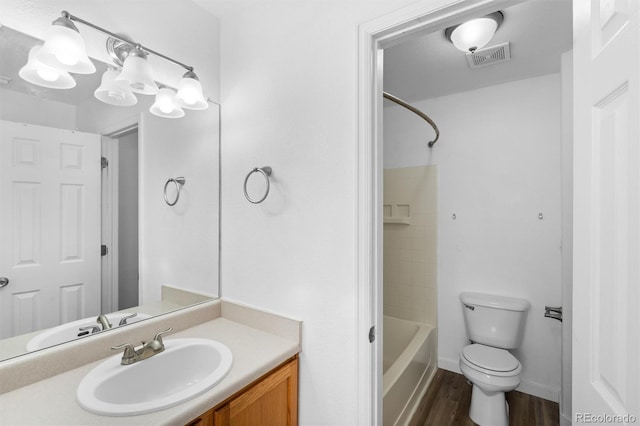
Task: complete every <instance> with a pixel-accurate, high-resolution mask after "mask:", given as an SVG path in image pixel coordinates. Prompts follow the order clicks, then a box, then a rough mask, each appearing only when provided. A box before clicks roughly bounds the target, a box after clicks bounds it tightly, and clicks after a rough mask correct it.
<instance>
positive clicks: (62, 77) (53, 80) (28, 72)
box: [18, 45, 76, 89]
mask: <svg viewBox="0 0 640 426" xmlns="http://www.w3.org/2000/svg"><path fill="white" fill-rule="evenodd" d="M41 48H42V46H39V45H38V46H33V47H32V48H31V49H30V50H29V60H28V61H27V64H26V65H25V66H23V67H22V68H20V71H19V72H18V75H19V76H20V77H21V78H22V79H23V80H25V81H28V82H29V83H33V84H37V85H38V86H42V87H48V88H50V89H71V88H72V87H76V81H75V80H74V79H73V77H71V76H70V75H69V73H68V72H66V71H60V70H57V69H55V68H53V67H50V66H48V65H45V64H43V63H42V62H40V61H39V60H38V58H37V55H38V52H39V51H40V50H41Z"/></svg>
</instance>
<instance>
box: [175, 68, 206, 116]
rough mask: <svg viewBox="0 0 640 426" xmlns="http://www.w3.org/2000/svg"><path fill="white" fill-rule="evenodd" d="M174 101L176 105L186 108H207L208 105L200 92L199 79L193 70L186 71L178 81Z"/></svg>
mask: <svg viewBox="0 0 640 426" xmlns="http://www.w3.org/2000/svg"><path fill="white" fill-rule="evenodd" d="M176 101H177V103H178V105H180V106H181V107H183V108H187V109H207V108H208V107H209V104H208V103H207V100H206V99H205V98H204V95H203V94H202V85H201V84H200V79H199V78H198V76H197V75H196V73H194V72H193V71H187V72H186V73H185V74H184V75H183V76H182V80H180V83H178V93H177V94H176Z"/></svg>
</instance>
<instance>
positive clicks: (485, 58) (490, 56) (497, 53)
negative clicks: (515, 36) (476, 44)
mask: <svg viewBox="0 0 640 426" xmlns="http://www.w3.org/2000/svg"><path fill="white" fill-rule="evenodd" d="M509 59H511V50H510V49H509V42H506V43H503V44H499V45H497V46H491V47H486V48H484V49H478V50H476V51H475V52H473V53H467V62H468V63H469V68H480V67H484V66H487V65H492V64H497V63H499V62H505V61H508V60H509Z"/></svg>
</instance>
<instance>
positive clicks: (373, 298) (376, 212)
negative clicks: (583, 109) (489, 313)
mask: <svg viewBox="0 0 640 426" xmlns="http://www.w3.org/2000/svg"><path fill="white" fill-rule="evenodd" d="M522 1H524V0H515V1H514V0H511V1H509V0H423V1H421V2H419V3H416V4H413V5H411V6H408V7H405V8H402V9H400V10H398V11H395V12H392V13H390V14H387V15H385V16H382V17H380V18H378V19H375V20H373V21H370V22H367V23H365V24H362V25H360V26H359V28H358V150H357V164H356V166H357V170H358V172H357V189H356V193H357V212H356V213H357V216H356V217H357V223H356V231H357V238H356V241H357V247H356V264H357V270H356V285H357V297H356V299H357V302H356V303H357V305H356V309H357V311H356V312H357V325H356V327H357V329H356V336H358V339H357V343H356V351H357V352H356V357H357V365H358V367H357V402H358V408H357V418H358V421H357V424H375V425H379V424H382V340H383V336H382V333H381V332H380V331H379V330H380V329H381V328H382V316H383V313H382V202H383V199H382V174H383V161H382V159H383V154H382V152H383V150H382V148H383V133H382V111H383V98H382V89H383V84H382V83H383V82H382V76H383V49H384V48H388V47H391V46H393V45H395V44H398V43H400V42H403V41H405V40H407V39H409V38H413V37H418V36H420V35H422V34H427V33H429V32H433V31H440V30H444V29H445V28H447V27H449V26H451V25H454V24H457V23H459V22H460V21H463V20H464V19H465V18H467V17H471V16H477V15H480V14H482V13H483V12H484V13H489V12H491V11H493V10H496V9H500V8H503V7H507V6H513V5H514V4H517V3H519V2H522ZM371 327H376V329H377V330H378V332H377V333H376V334H377V338H376V339H375V340H374V342H373V344H372V343H370V342H369V332H370V329H371Z"/></svg>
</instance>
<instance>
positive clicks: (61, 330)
mask: <svg viewBox="0 0 640 426" xmlns="http://www.w3.org/2000/svg"><path fill="white" fill-rule="evenodd" d="M129 315H131V313H120V312H118V313H113V314H107V318H108V319H109V322H110V323H111V324H113V327H114V328H116V327H118V323H119V322H120V320H121V319H122V318H124V317H126V316H129ZM149 317H150V315H147V314H143V313H138V315H136V316H135V317H133V318H130V319H128V320H127V324H133V323H134V322H138V321H141V320H143V319H147V318H149ZM96 318H97V316H96V317H91V318H84V319H81V320H77V321H73V322H69V323H66V324H62V325H59V326H57V327H53V328H50V329H48V330H45V331H43V332H42V333H40V334H38V335H36V336H35V337H34V338H33V339H31V340H29V342H27V351H35V350H37V349H42V348H48V347H50V346H53V345H58V344H60V343H64V342H70V341H71V340H76V339H80V338H82V337H86V336H90V335H91V333H89V332H85V333H86V334H82V332H80V328H81V327H91V326H99V324H98V323H97V322H96ZM79 334H82V335H80V336H79ZM93 334H95V333H93Z"/></svg>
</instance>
